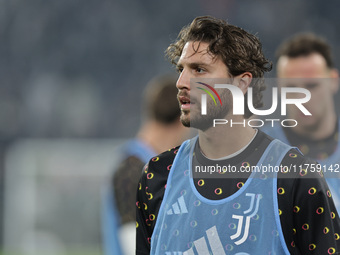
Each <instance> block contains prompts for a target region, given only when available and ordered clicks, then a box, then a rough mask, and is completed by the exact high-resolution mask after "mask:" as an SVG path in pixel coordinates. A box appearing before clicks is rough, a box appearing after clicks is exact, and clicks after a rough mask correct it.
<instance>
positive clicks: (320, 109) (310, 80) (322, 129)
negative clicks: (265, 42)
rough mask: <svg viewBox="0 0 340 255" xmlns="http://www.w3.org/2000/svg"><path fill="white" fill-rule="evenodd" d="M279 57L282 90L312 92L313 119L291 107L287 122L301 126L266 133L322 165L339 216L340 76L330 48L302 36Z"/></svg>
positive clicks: (312, 36) (322, 41) (314, 38)
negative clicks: (338, 99) (339, 98)
mask: <svg viewBox="0 0 340 255" xmlns="http://www.w3.org/2000/svg"><path fill="white" fill-rule="evenodd" d="M276 54H277V77H278V78H279V82H278V84H279V86H281V87H300V88H304V89H307V90H309V91H310V93H311V99H310V100H309V102H307V103H305V104H304V106H305V107H306V109H307V110H308V111H309V112H310V113H311V115H310V116H306V115H304V114H301V111H300V110H299V109H298V108H297V107H296V106H295V105H288V106H287V118H288V119H295V120H298V125H296V126H295V127H286V128H284V127H281V126H275V127H271V126H269V125H267V126H266V127H265V128H264V129H263V131H264V132H266V133H267V134H269V135H271V136H272V137H274V138H277V139H280V140H281V141H283V142H285V143H288V144H291V145H294V146H297V147H298V148H299V149H300V151H301V152H302V153H303V154H304V155H305V156H307V157H310V158H312V159H314V160H316V161H317V162H318V163H320V164H321V167H322V168H323V169H324V172H325V177H326V180H327V182H328V185H329V187H330V190H331V192H332V195H333V200H334V203H335V205H336V207H337V210H338V212H340V211H339V210H340V200H339V199H340V180H339V177H340V175H339V171H340V169H339V164H340V144H339V143H340V139H339V128H340V127H339V118H338V116H337V113H336V110H335V104H334V95H335V94H336V93H337V91H338V87H339V85H338V77H339V75H338V70H337V69H335V67H334V64H333V59H332V53H331V48H330V45H329V44H328V42H327V41H326V40H325V39H323V38H322V37H320V36H317V35H315V34H313V33H299V34H296V35H294V36H293V37H291V38H289V39H287V40H286V41H284V42H283V43H282V44H281V45H280V46H279V47H278V50H277V53H276Z"/></svg>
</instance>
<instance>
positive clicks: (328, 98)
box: [277, 53, 337, 131]
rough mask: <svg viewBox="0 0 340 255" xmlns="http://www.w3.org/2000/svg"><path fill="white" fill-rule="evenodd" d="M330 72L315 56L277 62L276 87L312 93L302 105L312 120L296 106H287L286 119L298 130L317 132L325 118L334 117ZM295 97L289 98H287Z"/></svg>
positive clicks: (335, 86)
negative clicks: (296, 122) (298, 88)
mask: <svg viewBox="0 0 340 255" xmlns="http://www.w3.org/2000/svg"><path fill="white" fill-rule="evenodd" d="M332 72H333V71H332V70H330V69H329V68H328V67H327V64H326V60H325V59H324V58H323V57H322V56H321V55H320V54H318V53H313V54H310V55H308V56H301V57H296V58H289V57H287V56H282V57H280V58H279V61H278V64H277V73H278V78H280V79H279V85H280V86H281V87H300V88H305V89H307V90H309V91H310V93H311V99H310V100H309V101H308V102H307V103H305V104H304V106H305V107H306V108H307V110H308V111H309V112H310V113H311V114H312V115H311V116H305V115H304V114H303V113H302V112H301V111H300V110H299V109H298V108H297V107H296V106H295V105H288V106H287V115H288V118H290V119H295V120H299V127H300V128H303V129H306V130H309V131H313V130H316V129H317V128H318V126H319V125H320V123H321V122H322V121H323V119H324V117H325V116H326V115H327V114H334V113H333V112H332V111H333V110H332V109H333V104H334V102H333V95H334V93H336V91H337V83H336V82H335V81H334V79H331V78H333V77H334V75H333V74H332ZM297 96H298V95H294V94H291V97H290V98H294V97H297Z"/></svg>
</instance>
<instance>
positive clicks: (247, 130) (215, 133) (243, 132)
mask: <svg viewBox="0 0 340 255" xmlns="http://www.w3.org/2000/svg"><path fill="white" fill-rule="evenodd" d="M198 134H199V143H200V147H201V151H202V153H203V154H204V155H205V156H206V157H208V158H210V159H218V158H222V157H226V156H228V155H231V154H233V153H235V152H237V151H239V150H240V149H242V148H243V147H244V146H246V145H247V144H248V143H249V142H250V141H251V140H252V139H253V137H254V135H255V134H256V130H255V129H253V128H252V127H249V126H246V127H243V126H242V127H240V126H234V127H230V126H227V125H223V126H216V127H211V128H209V129H208V130H206V131H201V130H200V131H199V132H198Z"/></svg>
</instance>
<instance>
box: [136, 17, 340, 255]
mask: <svg viewBox="0 0 340 255" xmlns="http://www.w3.org/2000/svg"><path fill="white" fill-rule="evenodd" d="M167 55H168V56H169V57H170V59H171V60H172V62H173V63H174V64H175V65H176V66H177V69H178V70H179V72H180V76H179V78H178V80H177V88H178V91H179V92H178V100H179V103H180V106H181V121H182V123H183V125H185V126H191V127H194V128H197V129H198V137H196V138H194V139H191V140H188V141H186V142H184V143H183V144H182V145H181V146H180V147H177V148H174V149H172V150H170V151H167V152H164V153H162V154H160V155H158V156H157V157H154V158H152V159H151V160H150V162H149V164H148V165H147V167H146V169H145V170H144V173H143V175H142V177H141V180H140V183H139V187H138V191H137V251H136V253H137V254H149V253H151V254H184V255H189V254H190V255H191V254H239V255H241V254H244V255H245V254H335V253H337V250H338V247H337V246H338V245H339V244H337V242H338V241H337V240H338V239H339V238H338V233H339V231H340V227H339V218H338V216H337V213H336V210H335V208H334V204H333V201H332V199H331V198H330V197H329V196H328V195H327V194H329V191H328V187H327V185H326V183H325V180H324V179H323V178H322V177H321V174H319V173H316V172H314V173H313V172H307V171H298V172H293V171H291V172H290V171H286V170H287V166H289V165H301V164H309V163H312V162H310V161H308V160H307V159H305V158H304V157H303V156H302V155H300V154H299V153H298V152H297V151H296V150H295V149H292V148H291V147H289V146H287V145H285V144H283V143H281V142H279V141H278V140H272V139H271V138H270V137H269V136H267V135H266V134H264V133H262V132H261V131H258V130H256V129H253V128H251V127H250V126H248V125H242V124H240V123H245V122H244V120H245V119H246V118H249V117H250V116H251V115H252V114H251V112H250V110H249V109H248V108H246V109H245V113H244V115H236V114H233V112H234V111H235V110H236V109H234V108H233V104H232V94H231V93H230V92H229V90H230V91H232V90H233V91H235V90H236V91H242V92H241V93H242V94H246V93H247V91H248V88H249V87H251V88H252V93H253V95H254V98H253V104H254V107H256V108H257V107H259V106H260V105H261V96H262V95H261V91H262V90H263V80H262V79H261V78H262V77H263V75H264V72H267V71H269V70H270V69H271V66H270V63H269V62H268V61H267V60H266V59H265V57H264V56H263V53H262V47H261V44H260V42H259V40H258V39H257V38H256V37H255V36H253V35H251V34H249V33H247V32H246V31H244V30H243V29H241V28H238V27H236V26H232V25H230V24H227V23H226V22H225V21H223V20H220V19H216V18H213V17H198V18H196V19H194V21H193V22H192V23H191V24H190V25H189V26H186V27H184V28H183V29H182V30H181V32H180V33H179V37H178V40H177V41H176V42H175V43H173V44H171V45H170V46H169V48H168V50H167ZM214 79H218V80H217V82H214V81H215V80H214ZM221 79H222V80H225V81H226V82H224V85H226V84H228V85H230V84H231V85H232V87H230V86H229V90H227V89H221V90H220V89H216V94H215V95H216V96H217V95H219V97H218V98H219V99H221V100H220V105H219V106H218V107H217V103H216V104H214V102H213V101H212V100H209V101H208V100H207V98H206V94H209V93H210V92H209V91H208V90H207V88H209V89H210V90H211V91H213V90H212V89H211V88H216V87H214V84H213V83H215V84H216V85H218V84H220V85H221V84H222V86H221V87H223V83H221ZM200 85H202V86H200ZM217 87H218V86H217ZM200 91H205V93H202V94H199V93H200ZM208 92H209V93H208ZM213 93H215V92H214V91H213ZM216 101H217V100H216ZM215 119H227V120H228V121H229V123H233V125H216V126H214V124H213V123H214V120H215ZM280 165H281V169H285V171H282V173H281V172H280V173H279V174H278V175H279V176H278V177H277V176H276V174H275V173H274V172H273V174H270V173H265V172H264V171H259V172H257V171H251V172H249V171H247V170H249V169H256V167H258V168H259V169H264V168H263V167H264V166H266V167H270V166H271V167H279V166H280ZM212 166H215V169H221V168H222V167H221V166H223V169H224V170H225V171H215V172H214V171H212V169H214V168H213V167H212ZM228 167H230V168H231V171H229V170H228ZM200 169H201V170H202V171H200ZM206 169H209V171H207V170H206ZM241 169H242V171H241ZM234 170H235V171H234ZM243 170H245V171H243ZM286 175H287V176H286Z"/></svg>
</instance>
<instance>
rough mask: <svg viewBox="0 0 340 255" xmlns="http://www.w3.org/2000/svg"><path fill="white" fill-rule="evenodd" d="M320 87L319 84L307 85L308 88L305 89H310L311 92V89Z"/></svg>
mask: <svg viewBox="0 0 340 255" xmlns="http://www.w3.org/2000/svg"><path fill="white" fill-rule="evenodd" d="M318 85H319V84H317V83H307V84H306V86H305V88H306V89H308V90H310V89H314V88H316V87H317V86H318Z"/></svg>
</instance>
